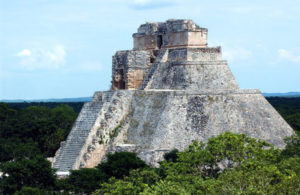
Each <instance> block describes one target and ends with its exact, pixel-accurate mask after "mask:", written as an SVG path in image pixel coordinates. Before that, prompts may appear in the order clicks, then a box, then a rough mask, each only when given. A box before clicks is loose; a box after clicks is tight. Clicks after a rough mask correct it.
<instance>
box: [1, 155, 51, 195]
mask: <svg viewBox="0 0 300 195" xmlns="http://www.w3.org/2000/svg"><path fill="white" fill-rule="evenodd" d="M0 170H1V172H3V176H2V177H3V178H2V179H1V180H0V186H1V190H2V193H3V194H12V193H14V192H15V191H17V190H20V189H21V188H22V186H28V187H34V188H40V189H53V188H54V187H55V182H56V176H55V171H54V170H53V169H52V168H51V165H50V162H49V161H47V160H46V159H44V158H43V157H42V156H37V157H35V158H33V159H27V158H22V159H18V160H16V161H11V162H5V163H1V164H0Z"/></svg>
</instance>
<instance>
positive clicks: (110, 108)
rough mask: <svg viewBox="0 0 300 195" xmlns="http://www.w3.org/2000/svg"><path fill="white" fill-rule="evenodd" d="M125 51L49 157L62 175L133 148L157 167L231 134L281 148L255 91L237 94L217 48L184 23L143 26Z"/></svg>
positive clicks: (274, 119)
mask: <svg viewBox="0 0 300 195" xmlns="http://www.w3.org/2000/svg"><path fill="white" fill-rule="evenodd" d="M133 43H134V46H133V49H132V50H125V51H117V52H116V54H115V55H114V56H113V58H112V81H111V82H112V86H111V89H110V90H109V91H105V92H95V94H94V96H93V99H92V101H91V102H87V103H85V104H84V106H83V108H82V110H81V112H80V114H79V116H78V118H77V120H76V122H75V124H74V125H73V128H72V130H71V132H70V134H69V136H68V138H67V140H66V141H65V142H62V143H61V147H60V149H59V150H58V151H57V152H56V155H55V157H54V159H53V167H54V168H57V169H58V171H61V172H64V171H68V170H70V169H79V168H82V167H95V166H96V165H97V164H99V163H100V162H101V161H102V160H103V159H104V157H105V155H106V153H110V152H115V151H133V152H136V153H137V154H138V156H139V157H140V158H142V159H143V160H145V161H146V162H147V163H148V164H150V165H153V166H157V165H158V162H159V161H161V160H162V159H163V154H164V153H165V152H168V151H170V150H172V149H174V148H177V149H179V150H183V149H184V148H186V147H187V146H188V145H189V144H190V143H191V142H192V141H193V140H202V141H205V140H207V139H208V138H210V137H212V136H217V135H218V134H221V133H224V132H226V131H231V132H234V133H246V134H248V135H249V136H251V137H254V138H259V139H264V140H266V141H268V142H270V143H272V144H274V145H275V146H277V147H284V141H283V138H284V137H286V136H290V135H292V134H293V130H292V129H291V127H290V126H289V125H288V124H287V123H286V122H285V121H284V120H283V119H282V117H281V116H280V115H279V114H278V113H277V112H276V110H275V109H274V108H273V107H272V106H271V105H270V104H269V103H268V102H267V100H266V99H265V98H264V97H263V96H262V94H261V92H260V91H259V90H256V89H240V88H239V86H238V84H237V82H236V80H235V78H234V76H233V75H232V73H231V71H230V69H229V67H228V65H227V61H225V60H223V59H222V52H221V47H208V45H207V29H206V28H200V27H199V26H198V25H196V24H195V23H194V22H193V21H192V20H168V21H166V22H159V23H146V24H142V25H141V26H140V27H139V28H138V32H137V33H134V34H133Z"/></svg>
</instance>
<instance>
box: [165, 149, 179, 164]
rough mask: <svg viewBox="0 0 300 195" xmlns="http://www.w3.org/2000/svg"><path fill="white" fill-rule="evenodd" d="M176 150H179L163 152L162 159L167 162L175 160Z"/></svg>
mask: <svg viewBox="0 0 300 195" xmlns="http://www.w3.org/2000/svg"><path fill="white" fill-rule="evenodd" d="M178 152H179V151H178V150H177V149H173V150H171V151H170V152H167V153H165V154H164V159H165V160H166V161H167V162H176V161H177V158H178V155H177V153H178Z"/></svg>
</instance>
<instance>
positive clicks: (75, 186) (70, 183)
mask: <svg viewBox="0 0 300 195" xmlns="http://www.w3.org/2000/svg"><path fill="white" fill-rule="evenodd" d="M106 180H107V176H106V175H105V174H104V173H103V172H102V171H101V170H99V169H89V168H83V169H80V170H71V173H70V175H69V176H68V177H67V178H66V179H61V180H60V181H59V184H60V189H62V190H64V191H66V192H75V193H86V194H90V193H92V192H93V191H95V190H96V189H97V188H98V187H99V186H100V184H101V183H103V182H104V181H106Z"/></svg>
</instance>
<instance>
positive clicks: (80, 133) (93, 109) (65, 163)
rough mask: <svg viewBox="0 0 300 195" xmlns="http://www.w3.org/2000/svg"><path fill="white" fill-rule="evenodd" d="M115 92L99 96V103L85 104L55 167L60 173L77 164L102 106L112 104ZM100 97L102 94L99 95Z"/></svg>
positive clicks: (57, 158)
mask: <svg viewBox="0 0 300 195" xmlns="http://www.w3.org/2000/svg"><path fill="white" fill-rule="evenodd" d="M113 93H114V92H107V93H105V94H101V97H100V96H98V97H97V98H98V99H97V101H94V99H93V101H92V102H87V103H85V104H84V106H83V108H82V110H81V112H80V114H79V116H78V118H77V120H76V122H75V123H74V125H73V128H72V130H71V132H70V134H69V136H68V138H67V140H66V143H65V144H64V146H63V147H62V148H61V150H60V152H59V154H58V156H57V157H56V161H55V163H54V165H53V167H54V168H57V169H58V171H68V170H70V169H72V167H73V165H74V164H75V163H76V159H77V157H78V156H79V154H80V151H81V148H82V147H83V145H84V144H85V142H86V139H87V137H88V135H89V131H90V129H91V128H92V127H93V125H94V123H95V121H96V119H97V117H98V115H99V113H100V112H101V109H102V106H103V104H104V103H105V102H110V101H111V98H112V96H113ZM97 95H100V94H97Z"/></svg>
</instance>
